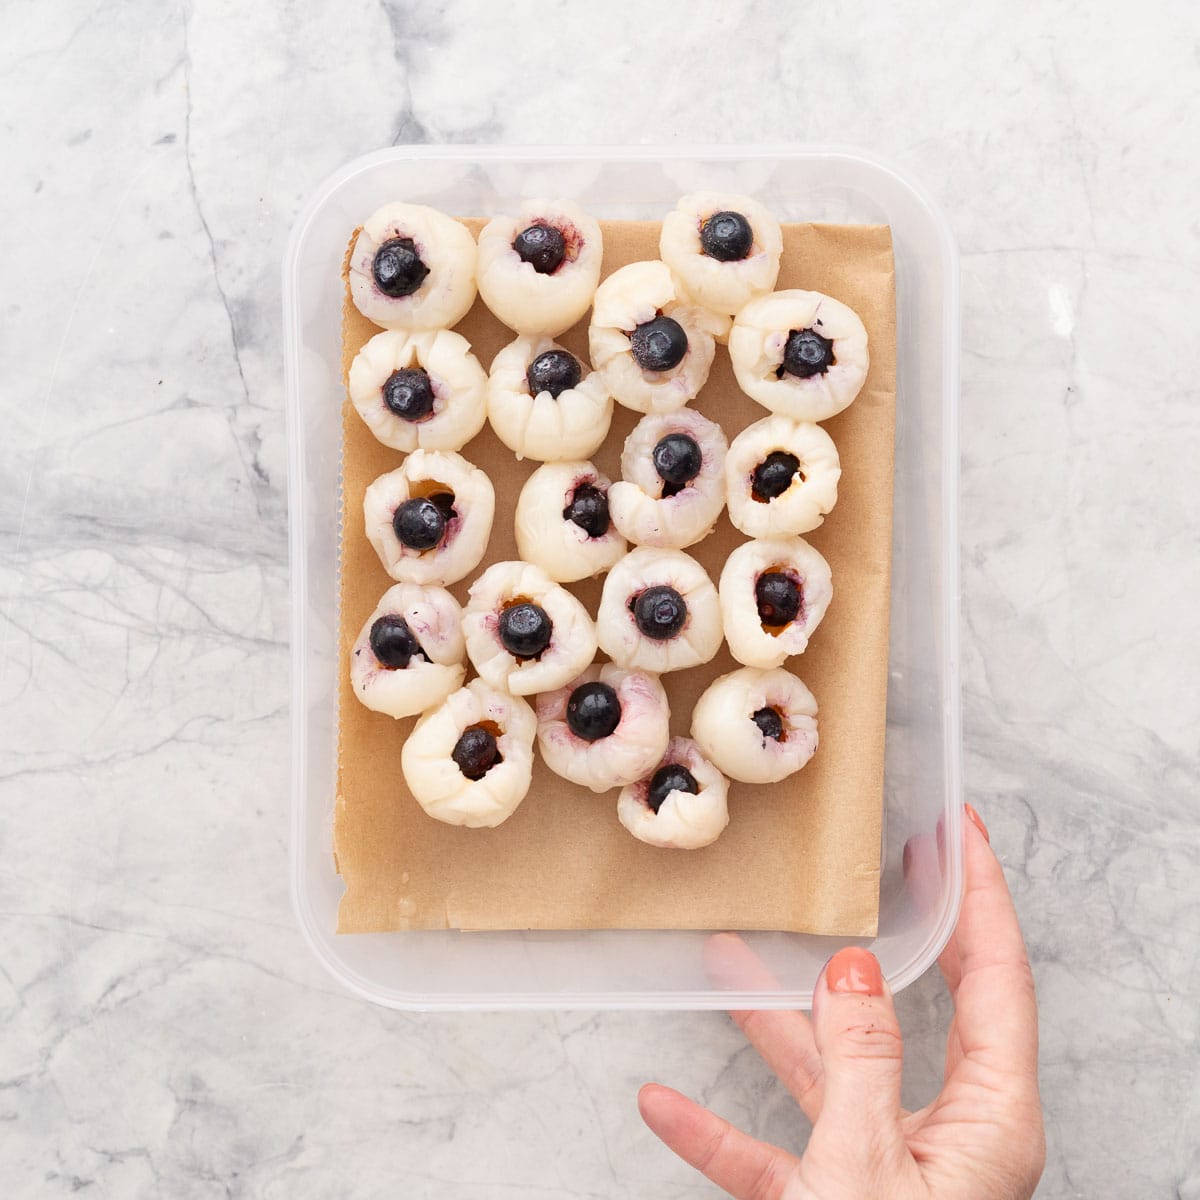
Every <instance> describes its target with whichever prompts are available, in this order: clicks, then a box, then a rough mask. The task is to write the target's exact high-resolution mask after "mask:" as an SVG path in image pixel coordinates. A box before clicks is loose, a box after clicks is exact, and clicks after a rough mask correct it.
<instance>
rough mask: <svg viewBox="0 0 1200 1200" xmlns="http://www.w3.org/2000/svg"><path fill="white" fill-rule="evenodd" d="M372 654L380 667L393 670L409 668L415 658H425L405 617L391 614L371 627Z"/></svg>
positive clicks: (381, 618)
mask: <svg viewBox="0 0 1200 1200" xmlns="http://www.w3.org/2000/svg"><path fill="white" fill-rule="evenodd" d="M371 653H372V654H374V655H375V657H376V658H377V659H379V662H380V665H381V666H384V667H389V668H391V669H392V670H399V669H401V668H403V667H407V666H408V664H409V663H410V662H411V661H412V660H413V659H414V658H424V657H425V656H424V654H422V653H421V643H420V642H418V641H417V639H416V638H415V637H413V634H412V630H411V629H409V627H408V622H407V621H406V620H405V619H404V618H403V617H397V616H393V615H391V614H389V615H388V616H386V617H380V618H379V620H377V621H376V622H375V623H374V624H373V625H372V626H371Z"/></svg>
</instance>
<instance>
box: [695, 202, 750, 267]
mask: <svg viewBox="0 0 1200 1200" xmlns="http://www.w3.org/2000/svg"><path fill="white" fill-rule="evenodd" d="M700 245H701V246H702V247H703V249H704V253H705V254H707V255H708V257H709V258H715V259H716V260H717V261H718V262H736V261H737V260H738V259H739V258H745V257H746V255H747V254H749V253H750V247H751V246H753V245H754V230H753V229H751V228H750V222H749V221H747V220H746V218H745V217H743V216H742V214H741V213H740V212H716V213H713V215H712V216H711V217H709V218H708V220H707V221H705V222H704V224H703V225H701V226H700Z"/></svg>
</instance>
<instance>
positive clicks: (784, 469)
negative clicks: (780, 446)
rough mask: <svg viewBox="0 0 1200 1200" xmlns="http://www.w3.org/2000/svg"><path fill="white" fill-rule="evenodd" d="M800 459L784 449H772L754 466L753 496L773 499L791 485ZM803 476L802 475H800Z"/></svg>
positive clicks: (798, 467)
mask: <svg viewBox="0 0 1200 1200" xmlns="http://www.w3.org/2000/svg"><path fill="white" fill-rule="evenodd" d="M799 470H800V460H799V459H798V458H797V457H796V456H795V455H794V454H788V452H787V451H786V450H774V451H772V452H771V453H770V454H768V455H767V457H766V458H765V459H763V461H762V462H760V463H759V464H758V466H757V467H755V468H754V492H753V494H754V497H755V499H759V500H774V499H775V497H776V496H782V495H783V493H784V492H786V491H787V490H788V488H790V487H791V486H792V480H793V479H794V478H795V475H796V472H797V471H799ZM800 478H801V479H803V478H804V476H803V475H801V476H800Z"/></svg>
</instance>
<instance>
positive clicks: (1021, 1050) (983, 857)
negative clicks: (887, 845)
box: [943, 821, 1038, 1078]
mask: <svg viewBox="0 0 1200 1200" xmlns="http://www.w3.org/2000/svg"><path fill="white" fill-rule="evenodd" d="M964 824H965V826H966V829H965V835H964V853H965V865H966V887H965V890H964V892H963V902H962V910H961V912H960V913H959V917H958V925H957V927H956V928H955V930H954V933H953V935H952V936H951V938H950V942H949V944H948V945H947V947H946V951H945V954H944V959H945V963H944V966H943V969H944V971H945V973H946V976H947V982H948V983H949V985H950V989H951V992H952V993H953V995H954V1008H955V1027H956V1030H957V1033H958V1038H959V1042H960V1044H961V1046H962V1052H963V1056H964V1057H965V1058H967V1059H972V1060H975V1061H977V1062H980V1063H983V1064H986V1065H994V1066H996V1067H997V1068H999V1069H1001V1070H1003V1071H1005V1072H1006V1073H1012V1072H1014V1071H1015V1072H1017V1073H1019V1074H1022V1075H1025V1076H1028V1077H1030V1078H1036V1072H1037V1048H1038V1034H1037V1000H1036V997H1035V995H1034V987H1033V972H1032V971H1031V970H1030V967H1029V957H1028V955H1027V954H1026V951H1025V942H1024V940H1023V939H1022V937H1021V928H1020V925H1018V923H1017V913H1016V909H1015V908H1014V907H1013V902H1012V896H1011V895H1010V894H1009V890H1008V884H1007V882H1006V881H1005V878H1004V871H1003V869H1002V868H1001V866H1000V861H999V859H997V858H996V855H995V854H994V853H993V852H992V848H991V846H990V845H989V844H988V839H987V837H986V836H985V835H984V833H983V832H982V830H981V829H980V828H979V827H977V826H976V825H975V824H974V822H973V821H966V822H964ZM955 974H957V976H958V979H957V983H956V982H955V980H954V977H953V976H954V975H955Z"/></svg>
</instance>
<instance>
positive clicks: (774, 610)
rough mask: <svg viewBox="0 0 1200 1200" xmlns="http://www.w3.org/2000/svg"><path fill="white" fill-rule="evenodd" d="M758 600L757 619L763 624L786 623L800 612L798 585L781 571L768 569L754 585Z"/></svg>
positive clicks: (777, 624)
mask: <svg viewBox="0 0 1200 1200" xmlns="http://www.w3.org/2000/svg"><path fill="white" fill-rule="evenodd" d="M754 598H755V599H756V600H757V601H758V619H759V620H760V621H761V622H762V623H763V624H764V625H771V626H775V627H778V626H781V625H787V624H788V623H789V622H790V621H794V620H795V619H796V616H797V614H798V613H799V612H800V587H799V585H798V584H797V583H796V581H795V580H794V579H793V578H792V577H791V576H790V575H785V574H784V573H783V572H782V571H768V572H767V573H766V574H765V575H760V576H759V577H758V582H757V583H756V584H755V585H754Z"/></svg>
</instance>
